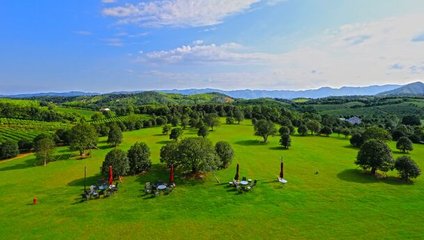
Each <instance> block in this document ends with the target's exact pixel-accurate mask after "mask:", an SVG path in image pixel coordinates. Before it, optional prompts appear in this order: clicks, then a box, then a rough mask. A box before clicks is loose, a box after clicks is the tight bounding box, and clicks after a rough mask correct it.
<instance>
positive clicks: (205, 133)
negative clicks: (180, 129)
mask: <svg viewBox="0 0 424 240" xmlns="http://www.w3.org/2000/svg"><path fill="white" fill-rule="evenodd" d="M208 134H209V129H208V128H207V127H206V126H205V125H202V126H201V127H200V128H199V130H198V131H197V136H199V137H204V138H205V137H207V136H208Z"/></svg>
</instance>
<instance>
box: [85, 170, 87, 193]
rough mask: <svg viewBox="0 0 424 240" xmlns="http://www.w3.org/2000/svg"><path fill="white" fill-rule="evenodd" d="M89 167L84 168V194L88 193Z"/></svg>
mask: <svg viewBox="0 0 424 240" xmlns="http://www.w3.org/2000/svg"><path fill="white" fill-rule="evenodd" d="M86 181H87V166H84V192H85V191H87V184H86Z"/></svg>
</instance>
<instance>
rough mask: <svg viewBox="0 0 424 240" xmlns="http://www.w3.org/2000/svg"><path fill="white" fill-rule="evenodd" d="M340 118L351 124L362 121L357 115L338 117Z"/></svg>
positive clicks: (357, 123)
mask: <svg viewBox="0 0 424 240" xmlns="http://www.w3.org/2000/svg"><path fill="white" fill-rule="evenodd" d="M340 120H342V121H346V122H348V123H350V124H352V125H359V124H361V123H362V120H361V119H360V118H359V117H356V116H355V117H351V118H348V119H346V118H340Z"/></svg>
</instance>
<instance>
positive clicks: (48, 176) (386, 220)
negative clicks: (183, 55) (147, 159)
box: [0, 121, 424, 239]
mask: <svg viewBox="0 0 424 240" xmlns="http://www.w3.org/2000/svg"><path fill="white" fill-rule="evenodd" d="M160 132H161V129H160V128H151V129H143V130H139V131H134V132H127V133H125V134H124V140H125V143H124V144H122V146H121V148H123V149H128V148H129V146H130V145H131V144H132V143H133V142H135V141H144V142H147V143H148V145H149V146H150V148H151V151H152V158H153V161H154V163H155V165H154V167H153V169H152V171H151V173H149V174H147V175H145V176H137V177H126V178H125V179H124V184H123V185H122V187H121V189H120V192H119V193H118V194H116V195H115V196H113V197H111V198H109V199H100V200H93V201H89V202H85V203H79V194H80V193H81V189H82V186H83V181H82V177H83V168H84V165H87V167H88V175H89V179H90V181H92V182H95V180H96V179H97V178H98V177H97V176H96V175H97V174H98V172H99V166H100V164H101V162H102V160H103V158H104V156H105V154H106V153H107V151H109V150H110V149H106V148H104V143H101V144H100V148H101V149H100V150H97V151H94V152H93V154H92V155H93V157H92V158H91V159H86V160H67V161H57V162H54V163H51V164H49V165H48V166H47V167H33V166H32V163H33V161H34V160H33V159H34V158H33V156H29V157H26V158H22V159H17V160H13V161H8V162H3V163H0V192H1V193H2V194H0V205H1V208H0V216H2V217H1V218H0V235H1V236H3V237H4V239H11V238H14V239H16V238H31V239H53V238H54V239H73V238H76V237H78V238H83V239H93V238H102V239H103V238H106V237H111V238H112V239H116V238H123V239H135V238H139V239H140V238H142V237H143V238H147V239H155V238H172V239H187V238H191V239H207V238H208V239H214V238H215V239H224V238H225V239H231V238H232V239H236V238H239V239H240V238H244V239H258V238H268V239H269V238H274V239H275V238H279V239H281V238H283V237H284V238H288V239H291V238H306V239H356V238H368V239H375V238H380V237H383V238H392V239H404V238H423V237H424V226H423V225H422V224H420V223H421V222H422V219H423V217H422V214H421V213H422V212H423V210H424V193H423V192H424V191H423V190H424V180H423V178H422V177H421V178H418V180H416V181H415V184H412V185H409V184H403V183H401V182H400V181H398V180H397V179H395V178H393V177H392V176H395V173H394V172H393V173H390V177H389V178H388V179H386V180H375V178H372V177H369V176H366V175H362V174H361V172H360V171H359V170H356V168H355V166H354V165H353V161H354V159H355V156H356V153H357V150H356V149H353V148H351V147H349V146H348V141H347V140H346V139H343V138H337V137H331V138H325V137H293V139H292V144H293V148H292V149H290V150H288V151H286V150H281V149H279V148H277V143H278V138H277V137H273V138H271V139H270V143H269V144H267V145H262V144H259V143H258V141H257V140H258V138H256V137H254V136H252V126H251V125H250V124H248V123H247V121H246V122H244V123H243V124H242V125H241V126H237V125H234V126H227V125H223V126H221V127H219V128H218V129H217V130H216V131H215V132H213V133H212V134H211V135H210V139H212V140H213V141H214V142H215V141H217V140H221V139H223V140H227V141H229V142H231V144H232V145H233V147H234V148H235V151H236V159H235V161H234V162H233V164H232V165H231V166H230V168H229V169H226V170H223V171H219V172H217V173H216V175H217V177H218V178H219V179H220V180H221V181H222V182H223V183H222V184H217V183H216V181H215V178H214V177H213V175H209V176H208V178H207V179H206V180H205V181H204V182H203V183H201V182H190V181H185V182H184V181H182V180H181V179H180V178H179V177H177V189H176V190H175V191H174V192H173V193H172V194H171V195H169V196H160V197H158V198H146V197H145V196H143V193H142V189H143V186H144V183H145V182H146V181H154V180H157V179H163V180H166V179H167V176H168V172H167V170H166V169H164V168H163V166H162V165H160V164H158V162H159V149H160V147H161V146H162V144H164V143H165V142H166V141H167V137H166V136H162V135H159V133H160ZM185 136H190V133H189V131H186V133H185ZM391 146H392V147H393V144H391ZM415 148H416V149H415V150H414V151H413V152H412V153H411V156H412V157H413V158H414V159H415V160H417V161H418V163H419V165H420V166H421V168H424V159H423V156H424V146H415ZM58 152H60V153H61V154H67V153H68V151H67V149H65V148H60V149H58ZM280 156H284V158H285V163H286V178H287V179H288V181H289V183H288V184H287V185H285V186H284V187H283V186H282V185H280V184H278V183H276V182H275V179H276V177H277V174H278V172H279V169H278V168H279V158H280ZM65 157H66V156H65ZM236 162H239V163H240V165H241V176H247V177H249V178H254V179H259V183H258V186H257V187H256V189H255V190H254V191H253V192H250V193H246V194H242V195H238V194H237V193H235V192H233V191H232V189H231V188H227V187H226V184H225V182H227V181H228V180H230V179H232V177H233V175H234V170H235V163H236ZM316 171H319V174H318V175H315V172H316ZM34 195H36V196H37V197H38V199H39V202H40V204H39V205H37V206H32V205H31V200H32V198H33V197H34Z"/></svg>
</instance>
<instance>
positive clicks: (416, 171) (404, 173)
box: [395, 156, 421, 181]
mask: <svg viewBox="0 0 424 240" xmlns="http://www.w3.org/2000/svg"><path fill="white" fill-rule="evenodd" d="M395 169H396V170H398V172H399V175H400V177H401V178H402V179H404V180H405V181H408V180H409V179H410V178H416V177H418V176H419V175H420V174H421V169H420V168H419V167H418V165H417V163H415V162H414V160H412V159H411V158H410V157H409V156H402V157H399V158H397V159H396V162H395Z"/></svg>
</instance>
